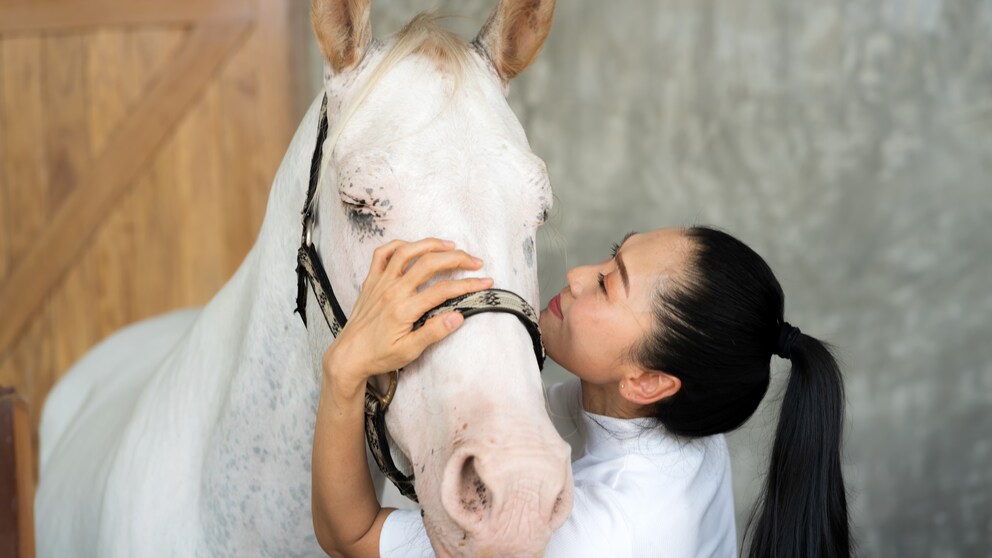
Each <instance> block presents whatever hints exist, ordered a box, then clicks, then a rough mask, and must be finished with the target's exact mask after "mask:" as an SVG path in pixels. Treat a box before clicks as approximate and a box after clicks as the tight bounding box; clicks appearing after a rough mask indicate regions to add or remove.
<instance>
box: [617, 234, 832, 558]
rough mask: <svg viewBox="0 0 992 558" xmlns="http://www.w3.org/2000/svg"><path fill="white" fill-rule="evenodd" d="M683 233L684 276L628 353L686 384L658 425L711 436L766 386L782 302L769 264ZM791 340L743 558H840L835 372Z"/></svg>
mask: <svg viewBox="0 0 992 558" xmlns="http://www.w3.org/2000/svg"><path fill="white" fill-rule="evenodd" d="M683 233H684V235H685V238H686V240H688V245H687V246H688V249H687V259H686V266H685V270H684V272H683V273H682V274H681V275H680V276H679V277H671V278H666V279H664V280H663V282H662V283H660V284H659V286H658V288H657V293H656V297H655V315H656V316H655V324H656V325H655V329H654V331H653V332H652V334H651V335H649V336H648V338H647V339H646V340H645V341H644V342H643V343H641V344H640V345H639V346H638V347H637V348H636V349H635V352H634V354H635V359H636V360H637V361H638V362H639V363H640V364H641V365H642V366H644V367H646V368H648V369H651V370H659V371H663V372H665V373H667V374H670V375H672V376H675V377H677V378H678V379H679V380H680V381H681V384H682V385H681V388H680V389H679V391H678V392H677V393H676V394H675V395H673V396H671V397H669V398H667V399H664V400H662V401H661V402H659V403H658V404H657V405H656V409H655V416H656V417H657V418H658V419H659V420H660V421H661V423H662V424H663V425H664V426H665V427H666V428H667V429H668V430H669V431H671V432H672V433H674V434H677V435H681V436H689V437H697V436H709V435H712V434H718V433H723V432H729V431H731V430H734V429H735V428H737V427H738V426H740V425H741V424H743V423H744V422H745V421H746V420H747V419H748V418H750V416H751V415H752V414H753V413H754V411H755V409H757V408H758V404H759V403H760V402H761V399H762V398H763V397H764V395H765V392H766V391H767V390H768V384H769V378H770V360H771V356H772V355H773V354H775V353H777V352H779V351H780V350H781V348H780V347H779V346H778V345H779V343H780V341H779V338H780V332H781V331H783V330H782V328H783V324H784V323H785V322H784V320H783V308H784V297H783V294H782V287H781V286H780V285H779V283H778V280H777V279H775V276H774V274H772V271H771V269H770V268H769V267H768V264H766V263H765V261H764V260H763V259H762V258H761V256H759V255H758V254H757V253H755V252H754V251H753V250H751V249H750V248H749V247H748V246H747V245H745V244H744V243H743V242H741V241H739V240H737V239H736V238H734V237H732V236H730V235H729V234H727V233H725V232H722V231H719V230H715V229H712V228H707V227H691V228H687V229H684V230H683ZM784 327H786V328H789V327H790V326H788V325H786V326H784ZM795 334H798V336H795ZM786 337H788V336H786ZM793 337H794V343H792V346H791V350H789V351H787V352H789V353H791V355H790V356H791V360H792V371H791V373H790V376H789V382H788V386H787V388H786V391H785V396H784V398H783V401H782V410H781V415H780V417H779V421H778V428H777V430H776V433H775V441H774V444H773V447H772V454H771V463H770V466H769V473H768V477H767V480H766V483H765V488H764V492H763V494H762V495H761V497H760V498H759V500H758V502H757V503H756V505H755V509H754V511H753V512H752V516H751V521H749V522H748V526H747V528H746V530H745V541H747V540H750V549H749V553H748V556H749V557H750V558H759V557H761V558H764V557H776V558H786V557H789V558H791V557H798V556H801V557H812V556H820V557H830V558H834V557H843V558H846V557H848V556H850V555H851V541H850V534H849V524H848V516H847V498H846V493H845V488H844V479H843V475H842V473H841V465H840V442H841V433H842V429H843V418H844V390H843V382H842V379H841V373H840V368H839V367H838V365H837V361H836V360H835V359H834V357H833V355H832V354H831V352H830V349H829V348H828V346H827V345H825V344H824V343H822V342H821V341H819V340H817V339H815V338H813V337H810V336H809V335H806V334H803V333H798V331H796V332H793Z"/></svg>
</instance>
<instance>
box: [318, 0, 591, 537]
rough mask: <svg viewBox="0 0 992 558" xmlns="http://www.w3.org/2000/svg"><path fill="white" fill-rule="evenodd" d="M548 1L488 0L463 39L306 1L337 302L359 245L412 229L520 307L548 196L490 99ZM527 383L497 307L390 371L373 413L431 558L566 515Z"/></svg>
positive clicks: (350, 284)
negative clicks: (462, 255)
mask: <svg viewBox="0 0 992 558" xmlns="http://www.w3.org/2000/svg"><path fill="white" fill-rule="evenodd" d="M553 9H554V1H553V0H544V1H541V0H527V1H522V0H521V1H516V0H503V1H502V2H500V4H499V6H498V7H497V9H496V11H495V12H494V13H493V15H492V17H491V18H490V19H489V21H488V22H487V23H486V25H485V27H484V28H483V30H482V32H481V33H480V35H479V38H478V39H477V40H476V41H475V42H473V43H472V44H470V45H469V44H465V43H464V42H462V41H461V40H460V39H458V38H456V37H454V36H453V35H451V34H449V33H447V32H445V31H443V30H442V29H440V27H438V26H437V25H436V24H435V22H434V20H433V19H432V18H430V17H427V16H420V17H418V18H416V19H414V21H413V22H411V23H410V24H409V25H408V26H407V27H406V28H405V29H404V30H403V31H401V32H400V33H399V34H397V35H396V36H395V37H393V38H391V39H389V40H388V41H384V42H379V41H377V40H375V39H374V38H373V37H372V32H371V26H370V23H369V0H364V1H363V0H314V1H313V24H314V28H315V31H316V33H317V37H318V41H319V43H320V47H321V50H322V51H323V53H324V55H325V57H326V59H327V62H326V64H325V69H326V70H325V89H326V93H327V96H328V118H329V121H330V132H329V134H328V139H327V143H326V144H325V147H324V153H325V155H324V158H325V159H324V160H325V164H324V167H323V169H322V173H321V181H320V185H319V188H318V192H319V193H318V198H317V222H318V230H317V240H316V242H317V244H318V247H320V248H321V252H322V253H323V254H324V256H323V259H324V261H325V262H327V264H328V265H327V267H328V268H330V269H328V272H329V275H330V279H331V282H332V283H333V284H334V286H335V289H336V291H337V293H338V296H339V299H340V301H341V304H342V306H343V308H344V309H345V311H346V312H347V311H348V310H349V309H350V308H351V307H352V305H353V304H354V301H355V299H356V297H357V294H358V290H359V287H360V284H361V282H362V280H363V279H364V276H365V273H366V272H367V270H368V268H369V265H370V262H371V254H372V251H373V249H374V248H375V247H376V246H378V245H380V244H383V243H385V242H387V241H389V240H391V239H395V238H400V239H405V240H415V239H418V238H422V237H427V236H434V237H439V238H446V239H451V240H454V241H455V242H456V243H457V244H458V246H459V247H460V248H463V249H465V250H467V251H468V252H470V253H472V254H473V255H476V256H478V257H480V258H482V259H483V260H484V261H485V267H484V268H483V269H482V270H481V271H479V272H478V273H477V274H478V275H487V276H490V277H492V278H493V279H494V280H495V287H497V288H502V289H507V290H512V291H514V292H516V293H518V294H519V295H520V296H522V297H523V298H524V299H525V300H527V301H528V302H529V303H530V304H531V305H532V306H535V307H537V305H538V303H539V300H538V285H537V268H536V253H535V245H534V240H535V235H536V232H537V228H538V227H539V226H540V225H541V224H542V222H543V221H544V218H545V216H546V215H547V212H548V209H549V207H550V205H551V190H550V184H549V181H548V174H547V170H546V168H545V165H544V163H543V161H541V159H539V158H538V157H537V156H535V155H534V154H533V153H532V152H531V150H530V147H529V145H528V143H527V139H526V136H525V134H524V132H523V129H522V128H521V126H520V123H519V122H518V121H517V119H516V117H515V116H514V115H513V113H512V111H511V110H510V108H509V106H508V105H507V103H506V99H505V95H506V90H507V83H508V81H509V80H510V79H512V78H513V77H514V76H515V75H517V74H518V73H519V72H520V71H522V70H523V69H524V68H526V67H527V66H528V65H529V64H530V62H531V61H532V60H533V58H534V57H535V56H536V54H537V52H538V50H539V49H540V47H541V44H542V43H543V41H544V38H545V37H546V36H547V33H548V31H549V29H550V26H551V15H552V12H553ZM460 275H462V274H460ZM542 393H543V392H542V388H541V379H540V374H539V371H538V367H537V362H536V360H535V358H534V352H533V347H532V343H531V339H530V337H529V335H528V334H527V332H526V330H525V328H524V327H522V326H521V324H520V322H519V321H518V320H517V318H515V317H513V316H509V315H505V314H492V313H490V314H484V315H481V316H477V317H473V318H471V319H469V320H468V321H467V322H466V323H465V324H464V325H463V326H462V328H461V329H460V330H459V331H458V332H457V333H455V334H454V335H452V336H451V337H450V338H448V339H447V340H445V341H443V342H441V343H440V344H438V345H436V346H434V347H432V348H431V349H429V350H428V351H427V352H425V353H424V355H423V356H422V357H421V358H420V359H419V360H418V361H417V362H415V363H414V364H412V365H411V366H409V367H407V369H406V370H405V371H404V372H403V373H402V374H401V377H400V383H399V388H398V390H397V393H396V398H395V400H394V402H393V404H392V406H391V407H390V410H389V412H388V413H387V415H386V416H387V423H388V427H389V431H390V433H391V435H392V437H393V439H394V442H395V445H396V447H398V449H400V450H401V451H402V452H403V453H404V454H405V456H406V458H407V459H408V460H409V466H410V467H411V468H412V470H413V472H414V473H415V474H416V487H417V493H418V495H419V498H420V501H421V503H422V505H423V508H424V510H425V514H426V515H425V521H426V523H427V526H428V532H429V534H430V536H431V540H432V542H433V544H434V546H435V548H437V549H438V550H439V552H441V553H442V554H448V553H450V554H455V555H535V554H538V553H539V552H540V551H541V549H542V548H543V547H544V546H545V544H546V543H547V541H548V538H549V537H550V534H551V532H552V531H553V530H554V529H555V528H557V527H558V526H559V525H560V524H561V523H562V522H563V521H564V519H565V518H566V516H567V515H568V513H569V510H570V509H571V494H572V488H571V484H572V483H571V468H570V465H569V451H568V447H567V445H566V444H565V443H564V442H563V441H562V440H561V438H560V437H559V436H558V435H557V434H556V432H555V431H554V429H553V427H552V425H551V422H550V420H549V419H548V416H547V413H546V411H545V407H544V399H543V397H542Z"/></svg>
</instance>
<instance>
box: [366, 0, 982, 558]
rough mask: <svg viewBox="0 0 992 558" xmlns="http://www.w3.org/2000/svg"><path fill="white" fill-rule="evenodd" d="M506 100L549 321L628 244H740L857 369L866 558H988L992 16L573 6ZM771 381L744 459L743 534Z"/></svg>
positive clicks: (852, 404)
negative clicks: (721, 239)
mask: <svg viewBox="0 0 992 558" xmlns="http://www.w3.org/2000/svg"><path fill="white" fill-rule="evenodd" d="M494 5H495V1H494V0H461V1H457V2H456V1H445V2H441V3H440V5H439V6H438V5H436V4H435V5H431V4H430V3H428V2H423V1H421V0H396V1H392V2H388V1H383V0H379V1H377V2H376V3H375V12H374V17H373V22H374V26H375V28H376V34H377V35H378V36H384V35H386V34H388V33H392V32H394V31H396V30H398V29H399V28H400V27H401V26H402V25H403V24H404V23H405V22H406V21H408V20H409V19H410V18H411V17H412V16H413V15H414V14H415V13H416V12H418V11H421V10H424V9H429V8H432V7H439V11H440V12H442V13H449V14H455V15H461V16H467V17H466V18H464V19H452V20H451V21H450V22H449V27H450V28H452V29H453V30H456V31H458V32H460V33H461V34H463V36H465V37H472V36H474V34H475V32H476V31H477V30H478V28H479V26H480V25H481V23H482V22H483V20H484V19H485V17H486V15H487V14H488V13H489V11H490V10H491V9H492V8H493V6H494ZM510 101H511V105H512V106H513V107H514V109H515V110H516V112H517V114H518V115H519V116H520V118H521V121H522V122H523V125H524V127H525V128H526V130H527V132H528V135H529V137H530V141H531V144H532V146H533V148H534V151H535V152H536V153H538V154H539V155H541V156H542V157H544V159H545V160H546V161H547V163H548V166H549V168H550V171H551V175H552V180H553V184H554V188H555V191H556V206H555V211H554V216H553V218H552V221H551V224H550V225H548V226H546V227H545V228H544V230H543V232H542V233H541V235H540V241H541V242H540V266H541V284H542V286H543V301H544V302H546V301H547V299H548V298H550V297H551V296H552V295H553V294H554V293H556V292H557V291H558V290H559V289H560V288H561V287H562V286H563V285H564V273H565V271H566V270H567V269H568V268H569V267H571V266H573V265H576V264H579V263H584V262H590V261H595V260H598V259H601V258H604V257H605V256H606V255H607V252H608V250H609V246H610V243H611V242H612V241H614V240H617V239H618V238H619V237H621V235H623V234H624V233H625V232H627V231H628V230H631V229H635V230H648V229H652V228H655V227H659V226H672V225H686V224H693V223H708V224H714V225H717V226H720V227H723V228H725V229H727V230H729V231H731V232H732V233H733V234H735V235H737V236H738V237H739V238H741V239H742V240H744V241H745V242H747V243H749V244H750V245H751V246H752V247H754V248H755V249H756V250H757V251H758V252H759V253H760V254H762V255H763V256H764V257H765V258H766V259H767V260H768V262H769V264H770V265H771V266H772V268H773V269H774V270H775V271H776V273H777V275H778V277H779V279H780V281H781V282H782V285H783V288H784V290H785V293H786V319H788V320H789V321H791V322H793V323H794V324H796V325H798V326H799V327H801V328H802V329H803V330H804V331H807V332H809V333H810V334H812V335H815V336H818V337H821V338H823V339H826V340H829V341H831V342H833V343H834V344H835V345H836V347H837V350H838V354H839V356H840V357H841V358H842V359H843V361H844V370H845V373H846V377H847V397H848V423H847V438H846V445H845V455H844V462H845V474H846V475H847V480H848V485H849V489H850V493H851V503H852V514H853V523H854V533H855V536H856V538H857V541H858V543H859V545H860V548H861V551H862V554H863V555H864V556H891V557H900V558H903V557H915V556H919V557H931V556H962V557H965V556H966V557H986V556H992V320H990V319H989V318H990V316H992V290H990V284H992V240H990V239H992V233H990V232H989V231H988V230H987V228H988V226H989V225H990V224H992V0H945V1H940V0H847V1H844V2H839V1H836V0H827V1H823V0H817V1H813V0H803V1H795V0H793V1H789V0H723V1H716V0H624V1H611V2H607V1H603V0H561V1H560V2H559V5H558V10H557V13H556V16H555V27H554V29H553V31H552V34H551V37H550V39H549V41H548V43H547V45H546V47H545V50H544V52H543V54H542V56H541V57H540V59H539V60H538V62H537V63H536V64H535V66H534V67H532V68H531V69H530V70H528V71H527V72H526V73H525V74H524V75H523V76H522V77H520V78H519V79H518V80H516V81H515V82H513V84H512V88H511V96H510ZM565 375H566V373H564V372H563V371H562V370H561V369H557V368H555V367H554V366H552V369H551V370H550V372H549V373H548V374H547V376H548V379H549V380H557V379H561V378H564V377H565ZM774 376H775V380H776V381H775V384H774V385H773V389H772V390H771V391H770V393H769V396H768V398H767V401H766V404H765V405H764V406H763V407H762V409H761V410H760V411H759V413H758V414H757V415H756V416H755V417H754V418H753V419H752V420H751V421H750V422H749V423H748V424H747V425H745V427H744V428H742V429H741V430H739V431H737V432H735V433H733V434H731V435H730V437H729V439H730V443H731V449H732V452H733V463H734V475H735V482H734V489H735V497H736V502H737V507H738V530H739V531H740V530H742V529H743V526H744V524H745V521H746V514H747V511H748V510H749V509H750V506H751V505H752V503H753V500H754V497H755V494H756V492H757V490H758V489H759V487H760V484H761V481H762V475H763V474H764V471H765V469H764V468H765V466H766V461H767V451H768V448H769V445H770V441H771V437H772V434H773V429H774V425H775V422H776V416H777V404H776V401H777V398H778V397H779V396H780V390H781V387H782V385H783V384H782V380H783V379H784V378H785V377H786V376H787V370H786V368H785V367H784V365H783V363H782V362H781V361H777V360H776V362H775V371H774Z"/></svg>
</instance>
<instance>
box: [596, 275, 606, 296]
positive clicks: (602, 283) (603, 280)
mask: <svg viewBox="0 0 992 558" xmlns="http://www.w3.org/2000/svg"><path fill="white" fill-rule="evenodd" d="M598 275H599V289H600V290H601V291H603V294H607V293H606V276H605V275H603V274H602V273H599V274H598Z"/></svg>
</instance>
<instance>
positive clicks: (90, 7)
mask: <svg viewBox="0 0 992 558" xmlns="http://www.w3.org/2000/svg"><path fill="white" fill-rule="evenodd" d="M252 8H253V6H252V4H251V2H247V1H243V0H86V1H82V0H13V1H10V0H8V1H6V2H0V35H5V34H10V33H28V34H37V33H52V32H65V31H77V30H80V29H86V28H91V27H107V26H136V25H148V24H167V23H189V22H200V21H209V20H227V21H231V20H239V21H248V20H250V19H251V18H252Z"/></svg>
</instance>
